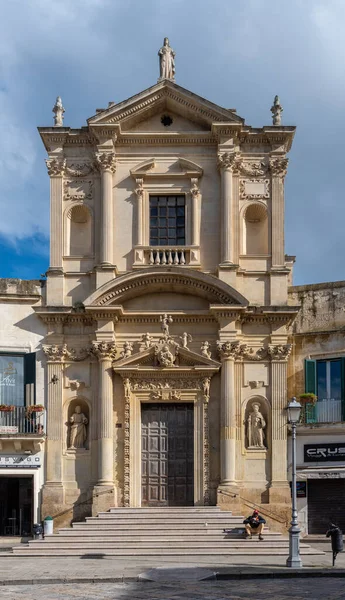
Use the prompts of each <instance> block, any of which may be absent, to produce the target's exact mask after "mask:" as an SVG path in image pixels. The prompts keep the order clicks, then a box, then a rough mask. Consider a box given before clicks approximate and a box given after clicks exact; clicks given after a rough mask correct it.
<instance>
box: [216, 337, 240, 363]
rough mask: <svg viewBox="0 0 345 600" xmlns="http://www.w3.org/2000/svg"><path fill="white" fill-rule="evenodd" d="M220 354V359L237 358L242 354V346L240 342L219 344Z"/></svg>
mask: <svg viewBox="0 0 345 600" xmlns="http://www.w3.org/2000/svg"><path fill="white" fill-rule="evenodd" d="M217 348H218V352H219V354H220V358H221V359H222V360H224V359H225V358H237V356H238V355H239V353H240V349H241V344H240V342H220V341H218V342H217Z"/></svg>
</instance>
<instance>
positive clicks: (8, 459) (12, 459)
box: [0, 454, 41, 469]
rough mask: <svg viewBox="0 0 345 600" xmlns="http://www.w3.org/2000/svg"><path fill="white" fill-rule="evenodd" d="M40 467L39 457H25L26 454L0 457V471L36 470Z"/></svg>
mask: <svg viewBox="0 0 345 600" xmlns="http://www.w3.org/2000/svg"><path fill="white" fill-rule="evenodd" d="M40 466H41V458H40V456H27V455H26V454H25V455H19V454H15V455H13V456H0V469H37V468H38V467H40Z"/></svg>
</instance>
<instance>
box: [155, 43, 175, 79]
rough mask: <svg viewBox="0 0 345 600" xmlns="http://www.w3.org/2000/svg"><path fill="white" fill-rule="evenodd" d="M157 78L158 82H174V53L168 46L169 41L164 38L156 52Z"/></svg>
mask: <svg viewBox="0 0 345 600" xmlns="http://www.w3.org/2000/svg"><path fill="white" fill-rule="evenodd" d="M158 56H159V78H158V83H159V82H160V81H164V79H170V80H171V81H175V52H174V50H173V49H172V48H171V47H170V45H169V39H168V38H167V37H166V38H164V42H163V46H162V47H161V48H160V49H159V50H158Z"/></svg>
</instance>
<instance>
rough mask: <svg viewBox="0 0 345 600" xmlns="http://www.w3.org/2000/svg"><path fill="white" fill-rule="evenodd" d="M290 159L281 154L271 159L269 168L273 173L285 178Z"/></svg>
mask: <svg viewBox="0 0 345 600" xmlns="http://www.w3.org/2000/svg"><path fill="white" fill-rule="evenodd" d="M288 162H289V159H288V158H283V157H281V156H279V157H275V158H270V159H269V168H270V171H271V174H272V175H275V176H276V177H282V178H284V177H285V175H286V173H287V166H288Z"/></svg>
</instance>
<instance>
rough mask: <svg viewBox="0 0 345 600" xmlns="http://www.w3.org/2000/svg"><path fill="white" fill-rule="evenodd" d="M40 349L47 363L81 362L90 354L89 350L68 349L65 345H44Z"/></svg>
mask: <svg viewBox="0 0 345 600" xmlns="http://www.w3.org/2000/svg"><path fill="white" fill-rule="evenodd" d="M42 349H43V352H44V354H45V355H46V357H47V359H48V361H49V362H62V361H71V360H72V361H82V360H85V359H86V358H87V357H88V356H89V354H90V349H89V348H68V347H67V344H62V345H58V344H53V345H52V346H48V345H46V344H44V345H43V346H42Z"/></svg>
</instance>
